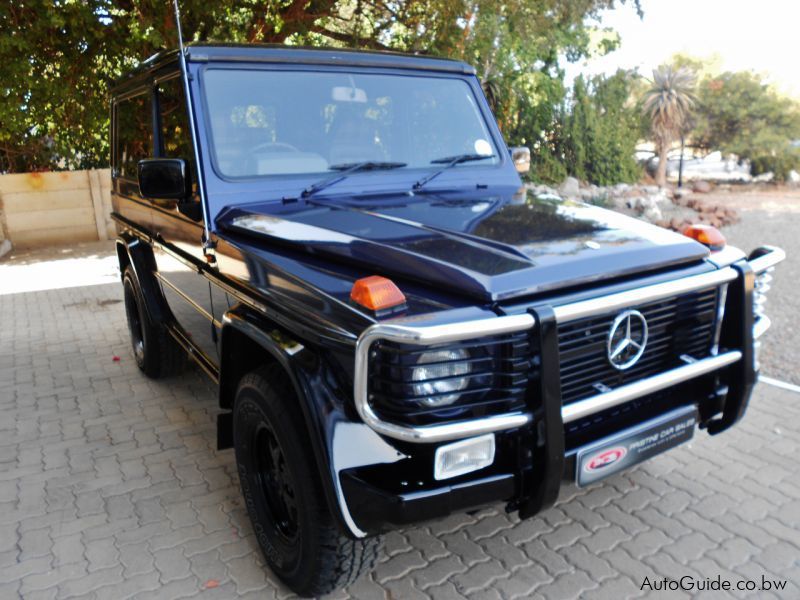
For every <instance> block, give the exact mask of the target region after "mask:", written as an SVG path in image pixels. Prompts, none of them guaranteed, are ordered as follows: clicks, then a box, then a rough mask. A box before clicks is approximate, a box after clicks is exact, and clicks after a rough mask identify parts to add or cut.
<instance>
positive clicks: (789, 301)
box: [708, 189, 800, 384]
mask: <svg viewBox="0 0 800 600" xmlns="http://www.w3.org/2000/svg"><path fill="white" fill-rule="evenodd" d="M708 197H709V199H711V198H712V195H709V196H708ZM713 197H717V198H719V200H720V201H722V202H725V203H726V204H729V205H733V206H735V207H736V208H737V209H738V210H739V211H740V214H741V217H742V219H741V221H740V222H739V223H737V224H736V225H732V226H729V227H726V228H725V229H724V230H723V233H724V234H725V236H726V237H727V239H728V243H730V244H733V245H734V246H737V247H739V248H741V249H742V250H744V251H745V252H750V250H752V249H753V248H756V247H758V246H760V245H762V244H771V245H774V246H780V247H781V248H783V249H784V250H785V251H786V254H787V259H786V261H785V262H784V263H782V264H781V265H780V266H779V267H778V268H777V269H776V270H775V279H774V280H773V287H772V290H771V291H770V294H769V302H768V303H767V314H768V315H769V316H770V319H772V327H771V328H770V330H769V332H767V333H766V334H765V336H764V343H763V345H762V347H761V354H760V355H759V358H760V361H761V372H762V374H764V375H769V376H771V377H775V378H777V379H783V380H784V381H789V382H792V383H795V384H800V369H798V368H797V366H798V364H800V324H798V322H797V320H796V319H797V315H798V314H799V312H800V311H798V309H799V308H800V303H799V301H798V297H797V296H796V295H795V293H796V290H797V288H796V287H795V286H796V285H797V282H798V281H799V280H800V190H793V189H784V190H776V191H775V192H771V193H769V192H767V193H765V192H758V193H744V194H740V193H730V194H714V195H713Z"/></svg>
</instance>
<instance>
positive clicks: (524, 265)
mask: <svg viewBox="0 0 800 600" xmlns="http://www.w3.org/2000/svg"><path fill="white" fill-rule="evenodd" d="M217 224H218V226H219V227H220V228H221V229H223V230H226V229H227V230H234V231H238V232H240V233H246V234H247V235H256V236H258V237H259V238H262V239H263V240H264V242H265V243H276V244H281V245H289V246H291V247H293V248H295V249H297V250H300V251H304V252H310V253H314V254H315V255H317V256H329V257H331V258H339V259H346V260H347V261H348V262H349V263H350V264H352V265H354V266H360V267H362V268H363V269H364V275H372V274H382V275H389V276H392V275H396V276H399V277H405V278H411V279H414V280H416V281H419V282H422V283H424V284H426V285H431V286H436V287H437V289H438V290H439V291H449V292H457V293H461V294H465V295H469V296H471V297H474V298H476V299H480V300H484V301H501V300H506V299H510V298H516V297H520V296H525V295H530V294H536V293H540V292H545V291H551V290H555V289H559V288H563V287H567V286H574V285H583V284H588V283H592V282H595V281H598V280H607V279H611V278H615V277H622V276H627V275H632V274H640V273H645V272H648V271H653V270H656V269H662V268H664V267H669V266H677V265H681V264H686V263H689V262H696V261H699V260H702V259H703V258H704V257H706V256H707V255H708V251H707V249H706V248H705V247H704V246H702V245H700V244H698V243H696V242H694V241H693V240H691V239H689V238H687V237H684V236H682V235H679V234H676V233H673V232H671V231H668V230H666V229H662V228H660V227H656V226H653V225H650V224H648V223H645V222H643V221H639V220H636V219H632V218H629V217H626V216H624V215H621V214H619V213H616V212H613V211H609V210H605V209H602V208H599V207H596V206H590V205H587V204H582V203H578V202H571V201H566V200H561V199H560V198H556V197H553V196H545V197H542V196H539V197H537V196H534V195H533V194H532V193H530V192H521V191H520V192H517V193H514V194H507V195H494V194H488V193H486V192H485V191H483V193H481V191H479V190H476V191H475V192H473V193H471V194H465V193H459V194H455V193H451V194H448V193H440V194H436V195H428V194H424V195H406V194H403V195H393V196H388V195H382V196H380V197H365V196H357V197H344V198H343V197H330V198H328V197H325V198H321V199H319V200H314V201H308V202H305V201H300V202H295V203H291V204H283V203H281V202H265V203H262V204H251V205H247V206H243V207H230V208H228V209H225V210H224V211H223V212H222V213H221V214H220V216H219V218H218V219H217Z"/></svg>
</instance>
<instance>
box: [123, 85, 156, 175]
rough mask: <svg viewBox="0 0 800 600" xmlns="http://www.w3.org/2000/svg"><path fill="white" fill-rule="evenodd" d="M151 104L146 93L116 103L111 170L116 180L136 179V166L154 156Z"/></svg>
mask: <svg viewBox="0 0 800 600" xmlns="http://www.w3.org/2000/svg"><path fill="white" fill-rule="evenodd" d="M152 111H153V108H152V100H151V98H150V94H149V93H143V94H140V95H138V96H133V97H132V98H126V99H125V100H120V101H118V102H117V107H116V115H117V144H116V153H115V162H114V167H115V169H116V172H117V175H118V176H119V177H125V178H128V179H136V165H137V164H138V163H139V161H140V160H142V159H143V158H149V157H151V156H153V127H152V114H153V113H152Z"/></svg>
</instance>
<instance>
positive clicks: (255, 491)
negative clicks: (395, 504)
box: [233, 365, 380, 596]
mask: <svg viewBox="0 0 800 600" xmlns="http://www.w3.org/2000/svg"><path fill="white" fill-rule="evenodd" d="M296 411H297V399H296V396H295V395H294V391H293V389H292V386H291V383H290V382H289V380H288V378H287V376H286V374H285V372H284V371H283V370H282V369H281V368H280V367H279V366H278V365H271V366H268V367H264V368H261V369H258V370H256V371H253V372H252V373H249V374H247V375H245V376H244V377H243V378H242V380H241V382H240V383H239V388H238V390H237V393H236V404H235V405H234V411H233V422H234V425H233V435H234V447H235V450H236V463H237V467H238V471H239V481H240V484H241V487H242V494H243V496H244V500H245V504H246V505H247V512H248V513H249V515H250V520H251V521H252V523H253V530H254V532H255V535H256V539H257V540H258V543H259V546H260V547H261V550H262V551H263V553H264V557H265V559H266V561H267V563H268V564H269V566H270V568H271V569H272V570H273V571H274V572H275V574H276V575H277V576H278V577H280V579H281V580H282V581H283V582H284V583H285V584H286V585H287V586H289V588H291V589H292V590H293V591H294V592H295V593H297V594H300V595H301V596H319V595H322V594H326V593H328V592H331V591H333V590H335V589H337V588H339V587H342V586H345V585H347V584H349V583H351V582H353V581H355V580H356V579H357V578H358V577H359V575H361V574H362V573H364V572H366V571H368V570H371V569H372V567H373V565H374V564H375V560H376V558H377V554H378V549H379V546H380V539H379V538H368V539H366V540H352V539H350V538H348V537H346V536H344V535H343V534H342V533H341V532H340V531H339V529H338V528H337V526H336V524H335V523H334V521H333V517H332V516H331V514H330V513H329V511H328V508H327V505H326V503H325V499H324V495H323V490H322V486H321V484H320V482H319V472H318V470H317V469H316V466H315V463H314V459H313V457H312V455H311V450H310V449H309V443H308V436H307V434H306V430H305V427H304V424H303V421H302V416H301V415H299V414H297V412H296Z"/></svg>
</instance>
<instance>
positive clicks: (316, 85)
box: [203, 69, 499, 177]
mask: <svg viewBox="0 0 800 600" xmlns="http://www.w3.org/2000/svg"><path fill="white" fill-rule="evenodd" d="M203 77H204V78H203V84H204V85H203V87H204V89H205V94H206V100H207V107H208V112H209V123H210V126H211V134H212V135H211V137H212V144H213V154H214V159H215V164H216V168H217V169H218V170H219V172H220V174H221V175H223V176H227V177H257V176H266V175H288V174H307V173H329V172H333V171H332V170H331V169H333V168H336V167H337V166H339V165H348V164H353V163H360V162H364V161H373V162H392V163H404V164H405V166H404V167H403V168H405V169H411V168H421V167H424V168H437V169H439V168H441V164H436V163H433V162H432V161H437V160H439V161H441V159H442V157H452V156H456V155H461V154H480V155H486V156H487V159H486V160H483V161H481V163H480V164H490V165H491V164H496V163H497V162H498V158H497V156H499V153H498V151H497V148H496V146H495V144H494V142H493V141H492V138H491V135H490V134H489V130H488V128H487V127H486V123H485V121H484V119H483V117H482V115H481V112H480V110H479V108H478V103H477V101H476V99H475V95H474V94H473V92H472V89H471V88H470V86H469V85H468V84H467V82H465V81H463V80H461V79H456V78H449V77H422V76H406V75H374V74H358V73H352V74H350V73H341V72H336V73H333V72H327V73H320V72H318V71H314V72H310V71H303V72H301V71H267V70H253V69H248V70H245V69H208V70H207V71H206V72H205V74H204V76H203ZM492 155H493V156H492Z"/></svg>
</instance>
